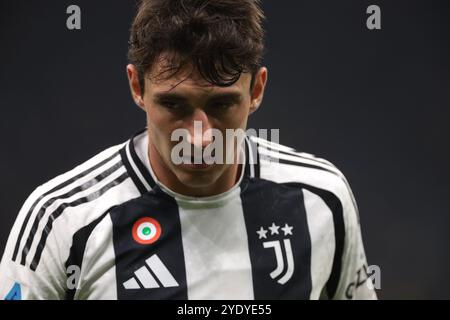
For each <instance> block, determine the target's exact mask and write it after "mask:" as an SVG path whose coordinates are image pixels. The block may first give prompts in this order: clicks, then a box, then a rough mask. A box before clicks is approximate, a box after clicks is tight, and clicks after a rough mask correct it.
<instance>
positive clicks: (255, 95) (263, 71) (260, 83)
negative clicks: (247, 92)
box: [250, 67, 267, 114]
mask: <svg viewBox="0 0 450 320" xmlns="http://www.w3.org/2000/svg"><path fill="white" fill-rule="evenodd" d="M266 83H267V68H266V67H261V68H260V69H259V71H258V72H257V73H256V75H255V80H254V85H253V90H252V101H251V105H250V114H252V113H253V112H255V111H256V110H258V108H259V106H260V105H261V102H262V100H263V97H264V89H265V88H266Z"/></svg>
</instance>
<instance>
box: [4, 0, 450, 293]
mask: <svg viewBox="0 0 450 320" xmlns="http://www.w3.org/2000/svg"><path fill="white" fill-rule="evenodd" d="M134 3H135V1H106V0H96V1H92V0H91V1H87V0H74V1H65V0H54V1H50V0H45V1H23V0H14V1H12V0H8V1H7V0H2V1H1V2H0V65H1V69H0V70H1V72H0V139H1V146H2V148H1V150H2V151H1V157H0V170H1V179H0V190H1V192H0V201H1V204H2V208H1V211H2V212H1V217H0V253H2V252H3V249H4V245H5V243H6V240H7V236H8V234H9V230H10V228H11V227H12V224H13V222H14V219H15V216H16V215H17V213H18V211H19V209H20V207H21V205H22V203H23V202H24V200H25V199H26V197H27V196H28V195H29V194H30V193H31V191H32V190H33V189H34V188H35V187H36V186H38V185H40V184H42V183H44V182H45V181H47V180H49V179H51V178H52V177H54V176H56V175H58V174H60V173H62V172H65V171H67V170H68V169H71V168H72V167H74V165H76V164H79V163H81V162H82V161H84V160H86V159H88V158H89V157H91V156H93V155H95V154H96V153H98V152H99V151H101V150H103V149H104V148H106V147H108V146H110V145H114V144H117V143H119V142H122V141H125V140H126V139H128V138H129V136H130V135H131V134H132V133H134V132H135V131H136V130H138V129H140V128H142V127H144V126H145V116H144V114H143V112H141V111H140V110H139V109H138V108H137V107H136V106H135V105H134V103H133V101H132V99H131V97H130V94H129V90H128V83H127V79H126V74H125V65H126V52H127V40H128V29H129V26H130V22H131V19H132V16H133V12H134ZM70 4H77V5H79V6H80V7H81V12H82V15H81V19H82V30H80V31H69V30H67V28H66V19H67V16H68V15H67V14H66V8H67V7H68V6H69V5H70ZM370 4H377V5H379V6H380V7H381V12H382V16H381V17H382V30H375V31H370V30H368V29H367V28H366V18H367V16H368V15H367V14H366V8H367V6H368V5H370ZM263 8H264V10H265V14H266V16H267V20H266V30H267V53H266V55H265V64H266V65H267V66H268V68H269V84H268V88H267V92H266V96H265V100H264V103H263V106H262V108H261V109H260V110H259V111H258V112H257V113H256V114H254V115H253V116H252V117H251V119H250V125H249V127H252V128H256V129H257V128H280V142H281V143H282V144H286V145H290V146H292V147H295V148H296V149H299V150H302V151H306V152H310V153H313V154H316V155H319V156H321V157H324V158H326V159H328V160H330V161H332V162H333V163H334V164H335V165H337V166H338V167H339V168H340V169H341V170H342V171H343V172H344V173H345V174H346V176H347V178H348V180H349V181H350V184H351V185H352V188H353V190H354V193H355V196H356V198H357V200H358V203H359V208H360V212H361V222H362V228H363V236H364V241H365V247H366V251H367V256H368V260H369V264H377V265H379V266H380V267H381V277H382V278H381V286H382V289H381V290H380V291H379V292H378V294H379V297H380V298H384V299H393V298H395V299H397V298H399V299H413V298H426V299H430V298H434V299H436V298H437V299H441V298H447V299H449V298H450V293H449V291H448V289H447V288H448V286H449V285H450V281H449V279H448V270H450V250H449V249H448V248H447V245H448V244H449V240H450V236H449V235H448V228H449V226H450V215H449V207H450V192H449V191H450V187H449V185H448V181H449V180H450V179H449V178H450V174H449V171H448V169H447V168H448V163H449V160H450V152H449V142H448V141H449V136H450V128H449V119H450V117H449V116H450V112H449V106H450V59H449V57H450V2H448V1H429V0H428V1H399V0H391V1H370V2H368V1H356V0H353V1H349V0H340V1H333V0H328V1H320V0H319V1H318V0H310V1H274V0H265V1H263Z"/></svg>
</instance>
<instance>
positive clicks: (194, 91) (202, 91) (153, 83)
mask: <svg viewBox="0 0 450 320" xmlns="http://www.w3.org/2000/svg"><path fill="white" fill-rule="evenodd" d="M166 66H167V65H166V64H164V62H162V61H161V60H160V61H159V62H158V63H156V64H155V66H154V67H153V70H152V72H151V73H150V74H149V77H147V79H146V90H148V91H149V92H150V93H151V94H157V93H168V92H170V93H178V94H186V95H212V94H215V93H241V94H244V93H245V92H250V82H251V74H250V73H242V74H241V76H240V77H239V79H238V81H236V82H235V83H233V84H232V85H230V86H227V87H219V86H215V85H212V84H210V83H209V82H207V81H206V80H205V79H203V78H202V77H201V75H200V74H199V73H198V72H196V71H195V70H193V68H192V66H190V65H189V66H186V67H184V68H183V69H181V70H180V71H179V72H178V73H176V74H175V75H173V76H171V77H169V78H167V77H165V74H164V73H163V71H164V70H166V69H165V68H166ZM157 75H162V76H157ZM165 78H167V79H165Z"/></svg>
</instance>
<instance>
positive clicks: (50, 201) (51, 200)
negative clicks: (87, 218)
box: [20, 161, 122, 265]
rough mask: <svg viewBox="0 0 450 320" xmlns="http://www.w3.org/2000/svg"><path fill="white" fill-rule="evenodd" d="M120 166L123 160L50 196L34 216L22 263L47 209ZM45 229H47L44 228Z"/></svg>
mask: <svg viewBox="0 0 450 320" xmlns="http://www.w3.org/2000/svg"><path fill="white" fill-rule="evenodd" d="M120 167H122V162H121V161H118V162H116V163H115V164H114V165H112V166H111V167H109V168H108V169H106V170H105V171H103V172H102V173H100V174H98V175H97V176H96V177H94V178H92V179H90V180H89V181H86V182H85V183H83V184H82V185H80V186H77V187H75V188H73V189H72V190H70V191H68V192H66V193H65V194H62V195H58V196H55V197H52V198H49V199H48V200H47V201H46V202H45V203H44V204H43V205H42V206H41V208H40V209H39V211H38V212H37V214H36V217H35V218H34V221H33V224H32V226H31V229H30V232H29V233H28V237H27V241H26V243H25V246H24V247H23V249H22V258H21V260H20V263H21V264H22V265H25V261H26V258H27V255H28V252H29V251H30V248H31V245H32V244H33V241H34V237H35V235H36V232H37V229H38V227H39V223H40V221H41V219H42V218H43V217H44V215H45V213H46V210H47V209H48V208H49V207H50V206H51V205H52V204H53V203H54V202H55V201H57V200H62V199H68V198H70V197H72V196H74V195H76V194H77V193H80V192H82V191H85V190H87V189H89V188H91V187H92V186H94V185H96V184H97V183H99V182H100V181H102V180H104V179H106V178H107V177H109V176H110V175H111V174H113V173H114V172H115V171H117V170H118V169H119V168H120ZM64 205H65V203H62V204H61V205H60V206H59V208H58V209H56V211H57V210H59V209H60V208H61V207H63V206H64ZM44 231H45V230H44Z"/></svg>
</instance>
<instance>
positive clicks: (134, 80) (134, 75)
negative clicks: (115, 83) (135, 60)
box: [127, 64, 145, 111]
mask: <svg viewBox="0 0 450 320" xmlns="http://www.w3.org/2000/svg"><path fill="white" fill-rule="evenodd" d="M127 75H128V83H129V84H130V90H131V96H132V97H133V100H134V102H135V103H136V104H137V105H138V106H139V107H140V108H142V109H143V110H144V111H145V105H144V100H143V97H142V94H141V92H142V91H141V86H140V84H139V77H138V72H137V69H136V67H135V66H134V65H132V64H129V65H127Z"/></svg>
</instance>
